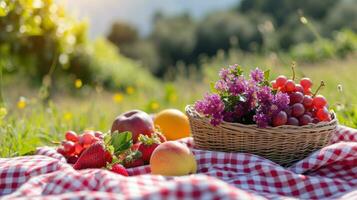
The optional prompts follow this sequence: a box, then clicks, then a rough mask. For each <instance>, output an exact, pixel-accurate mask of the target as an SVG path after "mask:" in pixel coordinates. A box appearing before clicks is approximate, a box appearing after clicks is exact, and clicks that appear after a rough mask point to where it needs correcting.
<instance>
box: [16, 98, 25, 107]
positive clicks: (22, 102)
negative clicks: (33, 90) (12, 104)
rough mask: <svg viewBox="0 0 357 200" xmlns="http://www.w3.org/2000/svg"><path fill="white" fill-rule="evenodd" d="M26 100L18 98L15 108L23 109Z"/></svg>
mask: <svg viewBox="0 0 357 200" xmlns="http://www.w3.org/2000/svg"><path fill="white" fill-rule="evenodd" d="M26 104H27V103H26V98H25V97H20V99H19V101H18V102H17V108H19V109H24V108H25V107H26Z"/></svg>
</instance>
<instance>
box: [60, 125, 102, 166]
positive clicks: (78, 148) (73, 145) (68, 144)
mask: <svg viewBox="0 0 357 200" xmlns="http://www.w3.org/2000/svg"><path fill="white" fill-rule="evenodd" d="M103 137H104V135H103V133H102V132H100V131H91V130H87V131H84V132H83V133H82V134H80V135H77V134H76V133H75V132H74V131H67V132H66V134H65V140H63V141H62V142H61V145H60V146H59V147H58V148H57V152H58V153H60V154H62V155H63V156H64V157H65V158H66V159H67V162H68V163H72V164H74V163H75V162H76V161H77V160H78V157H79V156H80V155H81V153H82V152H83V151H84V150H85V149H87V148H88V147H89V146H91V145H92V144H93V143H95V142H97V141H99V140H103Z"/></svg>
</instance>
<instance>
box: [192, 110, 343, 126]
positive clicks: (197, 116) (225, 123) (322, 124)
mask: <svg viewBox="0 0 357 200" xmlns="http://www.w3.org/2000/svg"><path fill="white" fill-rule="evenodd" d="M185 111H186V114H187V115H188V117H191V118H197V119H200V120H204V121H205V122H207V123H209V124H210V122H209V118H208V117H204V116H202V115H201V114H199V113H198V112H197V111H196V109H195V108H194V106H193V105H187V106H186V107H185ZM331 115H332V120H331V121H329V122H319V123H317V124H313V123H309V124H307V125H304V126H294V125H282V126H277V127H272V126H268V127H265V128H260V127H258V126H257V125H256V124H242V123H233V122H226V121H222V123H221V124H220V125H218V126H224V125H226V126H235V127H237V126H240V127H245V128H253V129H264V130H281V129H295V130H310V129H312V128H321V127H326V126H331V127H333V126H337V124H338V120H337V117H336V113H335V112H333V111H332V112H331Z"/></svg>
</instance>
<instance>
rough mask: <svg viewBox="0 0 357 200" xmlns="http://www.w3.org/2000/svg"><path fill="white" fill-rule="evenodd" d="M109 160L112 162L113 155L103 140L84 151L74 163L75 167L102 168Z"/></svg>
mask: <svg viewBox="0 0 357 200" xmlns="http://www.w3.org/2000/svg"><path fill="white" fill-rule="evenodd" d="M107 162H109V163H110V162H112V156H111V154H110V152H108V151H107V150H106V148H105V145H104V143H103V142H97V143H94V144H92V145H91V146H89V147H88V148H87V149H86V150H84V151H83V153H82V154H81V156H80V157H79V158H78V160H77V162H76V163H75V164H74V165H73V168H74V169H77V170H78V169H86V168H102V167H105V166H106V164H107Z"/></svg>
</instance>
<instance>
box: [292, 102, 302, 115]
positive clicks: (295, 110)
mask: <svg viewBox="0 0 357 200" xmlns="http://www.w3.org/2000/svg"><path fill="white" fill-rule="evenodd" d="M304 113H305V107H304V106H303V105H302V104H301V103H296V104H294V105H292V106H291V115H292V116H293V117H300V116H301V115H303V114H304Z"/></svg>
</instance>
